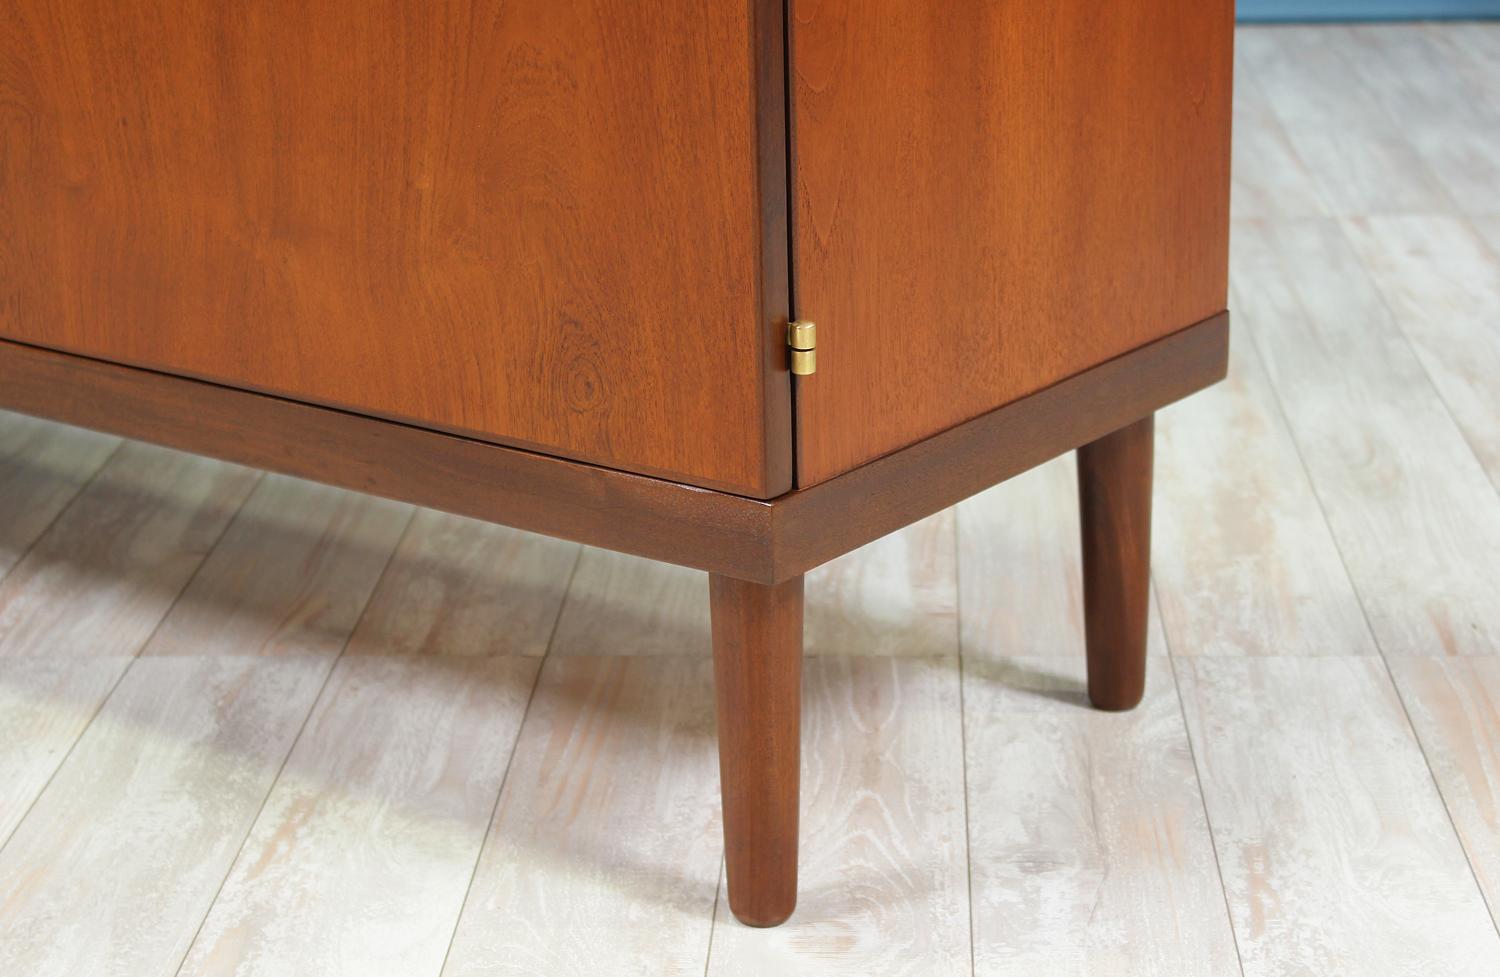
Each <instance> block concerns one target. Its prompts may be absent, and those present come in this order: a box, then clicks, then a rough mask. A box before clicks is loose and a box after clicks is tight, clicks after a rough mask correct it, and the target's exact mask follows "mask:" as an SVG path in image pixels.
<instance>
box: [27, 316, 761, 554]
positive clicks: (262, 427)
mask: <svg viewBox="0 0 1500 977" xmlns="http://www.w3.org/2000/svg"><path fill="white" fill-rule="evenodd" d="M0 407H5V408H9V409H11V410H17V411H20V412H22V413H26V414H36V415H38V416H41V417H50V418H53V419H55V420H59V421H63V422H65V423H68V424H76V425H78V426H80V427H87V428H93V429H95V430H99V431H107V432H109V433H111V434H119V435H123V436H125V437H128V438H137V439H139V440H142V441H151V442H154V443H156V444H162V445H166V446H167V447H170V448H179V449H181V450H183V451H191V452H193V453H195V454H203V455H210V456H213V457H216V458H223V459H225V460H227V461H233V462H238V463H240V464H244V465H253V466H254V467H256V468H265V469H269V470H271V471H276V472H282V473H284V474H287V475H295V476H297V477H299V478H307V479H311V480H313V481H316V482H325V483H327V484H329V485H337V486H339V487H341V488H347V489H354V490H355V491H359V492H368V493H370V494H371V495H380V496H385V497H387V498H392V499H400V500H402V501H405V502H414V503H416V504H418V505H423V506H429V507H431V508H434V509H442V510H444V511H446V512H454V513H458V514H459V515H464V516H472V517H474V518H476V519H483V520H486V521H488V522H495V523H501V524H503V525H507V526H514V527H516V528H517V529H525V530H530V531H532V532H538V533H544V534H546V535H549V536H559V537H562V538H564V539H573V540H578V541H580V542H584V543H589V544H591V545H594V546H602V547H605V548H607V549H616V550H620V551H623V552H626V553H634V554H636V555H639V556H645V557H650V558H651V559H653V560H663V561H665V562H667V563H678V564H681V565H683V566H690V567H697V568H698V569H701V570H712V571H716V572H720V573H727V574H730V575H732V576H738V577H744V578H755V577H758V576H764V575H765V574H766V573H767V567H768V566H769V565H770V528H771V509H770V506H769V505H767V504H766V503H764V502H756V501H754V500H751V499H746V498H743V497H741V496H738V495H730V494H728V493H726V492H716V491H713V490H712V489H701V488H695V487H693V486H689V485H681V484H678V483H676V482H669V481H665V480H663V479H659V478H650V477H648V476H645V475H634V474H630V473H628V472H621V471H615V470H613V469H608V468H600V467H598V466H595V465H588V464H585V463H583V462H576V461H567V460H564V459H561V458H554V457H552V456H550V455H544V454H537V453H535V452H530V451H525V450H522V449H519V448H508V447H502V446H500V445H495V444H490V443H488V442H484V441H475V440H471V439H469V438H462V437H457V436H455V435H451V434H442V433H439V432H436V431H430V430H427V429H425V428H418V427H411V426H408V425H405V424H400V423H396V422H393V421H385V420H376V419H374V418H370V417H365V416H363V415H360V414H351V413H347V412H344V411H340V410H335V409H332V408H327V407H314V406H312V405H309V404H303V403H299V402H297V401H291V400H284V399H282V398H279V397H274V396H270V395H268V394H259V393H249V392H246V391H243V390H237V389H234V388H232V387H222V386H219V385H217V384H212V383H207V382H205V381H202V380H188V379H183V378H181V377H175V376H170V375H168V374H164V373H156V372H153V371H150V370H142V369H139V368H136V367H128V366H117V365H115V364H112V363H103V362H100V361H98V360H91V359H86V358H84V357H79V356H73V355H70V354H67V353H56V352H52V351H51V350H44V349H40V348H37V347H34V346H25V345H22V344H20V343H13V342H6V341H0Z"/></svg>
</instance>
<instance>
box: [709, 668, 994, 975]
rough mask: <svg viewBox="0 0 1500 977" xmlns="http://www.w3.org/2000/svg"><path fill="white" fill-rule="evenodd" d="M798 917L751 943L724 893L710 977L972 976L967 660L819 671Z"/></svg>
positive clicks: (814, 678)
mask: <svg viewBox="0 0 1500 977" xmlns="http://www.w3.org/2000/svg"><path fill="white" fill-rule="evenodd" d="M804 696H805V702H804V708H803V746H802V764H803V768H802V796H803V800H802V812H803V813H802V855H801V864H800V874H801V879H800V886H799V899H798V904H797V910H796V912H795V913H793V915H792V918H791V919H790V920H788V921H787V922H786V923H783V924H782V925H781V926H779V927H776V928H774V929H751V928H749V927H746V926H742V925H741V924H739V923H738V922H736V921H735V920H734V918H733V916H731V915H730V913H729V906H728V901H727V900H728V897H727V896H726V895H725V894H724V893H723V892H722V891H721V892H720V897H719V902H718V913H717V916H716V919H715V923H714V939H713V952H712V956H711V958H710V960H709V967H708V973H709V975H710V977H737V975H753V977H759V975H764V974H777V975H785V977H796V975H802V974H808V975H814V974H815V975H819V977H824V975H830V977H831V975H838V974H850V975H869V974H880V975H882V977H899V975H922V977H945V975H957V974H967V973H969V966H970V944H969V891H968V878H967V843H966V835H965V813H964V797H963V776H964V771H963V760H962V757H963V732H962V728H961V720H960V709H959V674H958V664H957V662H956V661H955V660H954V659H951V658H950V659H906V658H867V657H846V658H834V657H828V658H816V659H811V660H809V661H808V663H807V673H806V683H805V692H804Z"/></svg>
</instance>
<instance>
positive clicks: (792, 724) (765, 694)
mask: <svg viewBox="0 0 1500 977" xmlns="http://www.w3.org/2000/svg"><path fill="white" fill-rule="evenodd" d="M802 583H803V582H802V578H801V577H793V578H792V579H791V580H787V581H785V582H783V583H779V584H773V585H771V586H766V585H764V584H754V583H747V582H745V581H743V580H735V579H733V578H731V577H721V576H719V575H717V574H713V575H711V576H709V578H708V606H709V609H710V611H711V618H712V623H713V645H714V697H715V699H716V701H717V703H718V706H717V710H716V715H717V724H718V740H719V783H720V787H721V789H722V792H723V798H724V801H723V810H724V877H725V880H726V889H727V890H728V893H729V908H730V910H731V911H733V913H734V916H735V918H736V919H738V920H739V921H740V922H742V923H744V924H745V925H746V926H775V925H777V924H779V923H782V922H784V921H785V920H786V918H787V917H788V916H790V915H791V914H792V910H793V908H794V907H795V906H796V904H797V893H798V889H797V840H798V833H797V817H798V812H799V811H800V806H799V802H798V790H799V782H800V775H801V770H802V764H801V753H802V740H801V716H802V606H803V605H802V600H803V590H802Z"/></svg>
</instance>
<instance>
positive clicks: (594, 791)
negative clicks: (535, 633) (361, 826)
mask: <svg viewBox="0 0 1500 977" xmlns="http://www.w3.org/2000/svg"><path fill="white" fill-rule="evenodd" d="M714 772H715V762H714V713H713V685H712V672H711V668H710V664H709V662H708V660H707V659H697V658H665V657H625V656H616V657H607V658H591V657H583V656H569V657H554V658H550V659H549V660H548V661H547V662H546V663H545V664H544V665H543V667H542V675H541V678H540V680H539V682H538V684H537V689H536V694H535V697H534V699H533V701H532V704H531V708H530V710H529V712H528V714H527V717H526V723H525V726H524V727H523V728H522V730H521V738H520V741H519V742H518V743H517V745H516V750H515V759H514V761H513V763H512V765H511V770H510V774H509V776H507V778H506V782H505V789H504V791H503V792H502V794H501V798H500V804H499V807H498V808H497V809H496V811H495V818H494V822H493V824H492V825H491V828H490V833H489V837H488V838H487V839H486V841H485V847H484V852H483V854H482V855H481V856H480V860H479V867H478V869H477V870H476V872H475V875H474V884H473V887H472V888H471V890H470V892H469V898H468V901H467V902H466V903H465V905H464V910H463V915H462V917H461V919H460V920H459V924H458V929H457V932H456V933H455V934H454V939H453V947H452V951H451V952H450V954H449V957H448V964H447V966H446V968H444V970H443V975H444V977H480V975H483V977H496V975H510V977H532V975H535V974H548V975H553V977H596V975H599V974H647V973H649V974H662V975H670V977H679V975H680V977H689V975H698V974H702V973H703V961H704V957H705V955H706V953H707V952H708V942H709V926H710V921H711V919H712V914H713V905H714V884H715V880H716V879H717V878H718V877H719V866H720V860H719V859H720V853H721V852H722V848H721V836H720V830H719V825H720V822H719V798H718V787H717V778H716V777H715V775H714Z"/></svg>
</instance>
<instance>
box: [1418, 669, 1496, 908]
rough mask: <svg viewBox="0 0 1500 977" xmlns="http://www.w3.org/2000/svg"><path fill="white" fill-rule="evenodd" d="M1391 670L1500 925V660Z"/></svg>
mask: <svg viewBox="0 0 1500 977" xmlns="http://www.w3.org/2000/svg"><path fill="white" fill-rule="evenodd" d="M1391 671H1392V673H1393V675H1394V676H1395V679H1396V686H1397V688H1399V689H1400V690H1401V696H1402V699H1403V700H1404V701H1405V703H1406V708H1407V710H1408V712H1409V713H1410V714H1411V720H1412V724H1413V725H1414V726H1415V727H1416V730H1417V737H1418V738H1419V739H1420V740H1421V743H1422V749H1423V751H1424V752H1425V753H1426V754H1427V762H1428V765H1429V766H1430V767H1431V768H1432V773H1433V776H1434V777H1435V778H1436V779H1437V784H1438V789H1439V790H1440V791H1441V792H1442V795H1443V800H1444V802H1445V803H1446V804H1447V807H1448V812H1449V814H1451V815H1452V817H1453V824H1454V827H1455V828H1456V829H1457V830H1458V836H1459V838H1460V840H1461V841H1462V842H1463V846H1464V850H1465V851H1466V852H1467V853H1468V856H1469V864H1470V865H1472V866H1473V868H1474V874H1475V877H1476V878H1477V879H1478V882H1479V885H1480V888H1481V889H1482V890H1483V891H1484V894H1485V898H1486V901H1487V902H1488V903H1489V908H1490V915H1491V917H1492V918H1495V920H1496V922H1497V924H1500V659H1494V658H1446V659H1445V658H1407V659H1398V660H1396V661H1393V662H1391Z"/></svg>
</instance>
